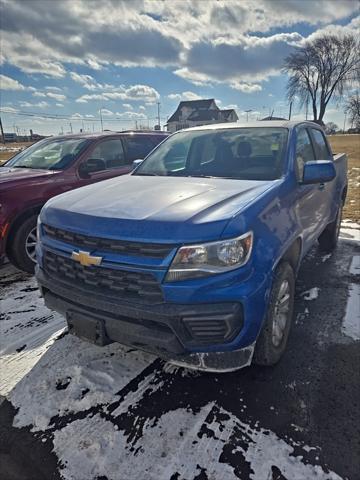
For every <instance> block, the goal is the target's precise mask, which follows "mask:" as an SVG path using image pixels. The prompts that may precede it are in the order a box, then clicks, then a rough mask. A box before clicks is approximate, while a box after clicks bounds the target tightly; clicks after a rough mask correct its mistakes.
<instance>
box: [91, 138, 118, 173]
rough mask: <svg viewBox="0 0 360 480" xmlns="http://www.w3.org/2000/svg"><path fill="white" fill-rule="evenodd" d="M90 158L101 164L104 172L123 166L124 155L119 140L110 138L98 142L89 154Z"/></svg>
mask: <svg viewBox="0 0 360 480" xmlns="http://www.w3.org/2000/svg"><path fill="white" fill-rule="evenodd" d="M90 158H91V159H93V160H99V161H100V162H102V163H103V165H104V169H105V170H109V169H111V168H118V167H121V166H123V165H125V154H124V149H123V145H122V142H121V140H120V139H119V138H112V139H109V140H105V141H103V142H100V143H99V145H97V146H96V147H95V148H94V150H93V151H92V153H90Z"/></svg>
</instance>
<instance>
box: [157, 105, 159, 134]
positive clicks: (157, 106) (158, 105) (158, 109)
mask: <svg viewBox="0 0 360 480" xmlns="http://www.w3.org/2000/svg"><path fill="white" fill-rule="evenodd" d="M157 107H158V114H157V117H158V125H159V130H160V102H157Z"/></svg>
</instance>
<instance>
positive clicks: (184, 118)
mask: <svg viewBox="0 0 360 480" xmlns="http://www.w3.org/2000/svg"><path fill="white" fill-rule="evenodd" d="M238 119H239V117H238V116H237V114H236V112H235V110H233V109H230V110H220V108H219V107H218V106H217V105H216V102H215V100H214V99H213V98H210V99H205V100H187V101H183V102H180V103H179V106H178V107H177V109H176V111H175V112H174V113H173V114H172V115H171V117H170V118H169V119H168V121H167V130H168V132H171V133H174V132H177V131H178V130H182V129H183V128H190V127H197V126H200V125H209V124H211V123H224V122H237V121H238Z"/></svg>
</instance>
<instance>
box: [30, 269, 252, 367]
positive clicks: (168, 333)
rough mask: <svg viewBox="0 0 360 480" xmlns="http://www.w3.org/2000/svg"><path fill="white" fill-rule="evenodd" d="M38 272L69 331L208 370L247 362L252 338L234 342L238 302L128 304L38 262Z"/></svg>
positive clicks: (48, 300) (238, 332)
mask: <svg viewBox="0 0 360 480" xmlns="http://www.w3.org/2000/svg"><path fill="white" fill-rule="evenodd" d="M36 277H37V280H38V283H39V285H40V288H41V292H42V295H43V297H44V300H45V304H46V305H47V307H49V308H50V309H52V310H56V311H58V312H60V313H61V314H63V315H64V316H65V317H66V319H67V322H68V326H69V331H70V332H71V333H75V334H77V335H78V336H80V337H82V338H85V339H88V340H90V341H92V342H94V343H96V344H98V345H105V344H107V343H111V342H113V341H115V342H119V343H122V344H125V345H129V346H132V347H134V348H137V349H142V350H145V351H147V352H150V353H153V354H155V355H158V356H160V357H162V358H165V359H167V360H170V361H172V362H173V363H175V364H177V365H182V366H186V367H188V368H194V369H198V370H206V371H231V370H235V369H238V368H242V367H244V366H247V365H249V364H250V362H251V358H252V353H253V343H252V344H250V345H247V346H246V347H245V348H244V347H239V346H238V344H237V341H236V340H237V338H238V337H239V335H241V331H242V330H243V328H244V314H243V308H242V305H241V304H240V303H238V302H221V303H206V304H173V303H161V304H156V305H143V304H130V303H125V302H121V300H119V299H115V298H113V297H111V298H110V297H105V296H103V295H86V292H82V291H81V290H75V289H74V288H69V286H67V285H66V284H65V283H63V282H59V281H54V279H52V278H50V277H49V276H48V275H47V274H46V273H45V272H44V270H43V269H41V268H40V267H39V266H37V267H36ZM209 347H210V348H209ZM209 350H211V351H209Z"/></svg>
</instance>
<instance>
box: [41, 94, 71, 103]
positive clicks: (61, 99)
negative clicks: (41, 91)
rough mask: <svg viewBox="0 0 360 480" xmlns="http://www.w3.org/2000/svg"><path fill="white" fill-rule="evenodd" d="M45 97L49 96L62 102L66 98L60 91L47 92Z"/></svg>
mask: <svg viewBox="0 0 360 480" xmlns="http://www.w3.org/2000/svg"><path fill="white" fill-rule="evenodd" d="M46 96H47V97H49V98H54V99H55V100H58V101H59V102H62V101H64V100H66V95H63V94H62V93H53V92H48V93H47V94H46Z"/></svg>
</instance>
